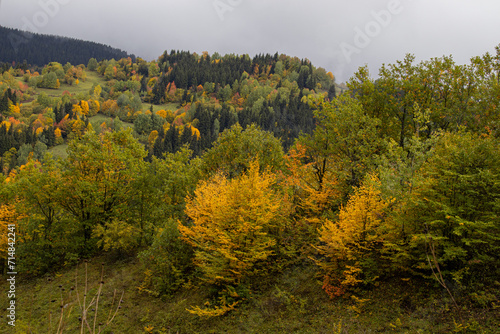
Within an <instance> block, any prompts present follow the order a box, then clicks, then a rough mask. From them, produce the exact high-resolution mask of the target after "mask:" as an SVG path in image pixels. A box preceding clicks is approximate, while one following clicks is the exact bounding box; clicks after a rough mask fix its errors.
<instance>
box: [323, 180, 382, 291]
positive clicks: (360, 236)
mask: <svg viewBox="0 0 500 334" xmlns="http://www.w3.org/2000/svg"><path fill="white" fill-rule="evenodd" d="M391 203H392V200H386V199H384V198H383V197H382V194H381V191H380V181H379V179H378V178H377V177H376V176H373V175H371V176H370V177H369V178H368V179H367V180H366V181H365V182H364V183H363V184H362V186H360V187H359V188H358V189H357V190H356V191H355V192H354V194H353V195H352V196H351V197H350V199H349V201H348V202H347V205H346V206H344V207H341V209H340V213H339V218H338V221H336V222H334V221H331V220H326V221H325V222H324V224H323V226H322V227H321V228H320V231H319V233H320V237H319V239H320V241H321V245H320V246H318V247H317V250H318V251H319V253H320V254H321V255H323V256H324V258H325V260H319V261H317V262H316V263H317V264H318V265H319V266H320V267H321V268H322V269H323V270H324V272H325V276H324V278H325V281H324V289H325V290H326V291H327V293H329V295H330V296H333V295H335V294H338V293H339V292H342V291H344V290H345V289H347V288H349V287H351V286H355V285H357V284H358V283H361V282H365V283H369V282H371V281H373V280H375V279H376V278H377V276H378V274H379V273H380V264H379V260H380V252H381V249H382V247H383V244H384V241H385V239H386V237H387V233H386V232H387V230H386V224H387V223H388V219H386V217H387V209H388V208H389V206H390V204H391ZM338 283H340V286H339V285H338ZM332 284H337V286H333V285H332Z"/></svg>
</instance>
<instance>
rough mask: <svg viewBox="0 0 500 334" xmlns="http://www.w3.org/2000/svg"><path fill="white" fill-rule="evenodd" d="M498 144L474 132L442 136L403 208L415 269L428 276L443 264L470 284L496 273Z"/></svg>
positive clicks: (456, 278) (447, 273)
mask: <svg viewBox="0 0 500 334" xmlns="http://www.w3.org/2000/svg"><path fill="white" fill-rule="evenodd" d="M499 147H500V146H499V143H498V140H497V139H495V138H493V137H491V136H489V137H481V136H478V135H475V134H471V133H455V134H452V133H447V134H445V135H443V136H442V138H441V139H440V140H439V143H438V144H437V145H436V147H435V149H434V151H433V155H432V157H431V158H430V159H429V161H428V162H427V163H426V164H424V165H423V166H422V168H421V169H420V171H419V172H418V180H417V182H416V183H415V189H414V191H413V193H412V197H411V200H410V201H409V202H408V204H407V206H406V207H405V208H404V209H405V210H406V212H407V215H406V216H405V218H406V219H407V221H406V223H407V226H409V228H411V229H412V234H413V237H412V239H411V243H410V246H411V247H412V249H413V252H414V253H413V254H415V255H416V258H414V260H415V263H414V266H415V267H416V268H417V269H420V270H422V269H426V271H424V273H425V274H427V275H430V272H431V270H432V269H434V270H436V269H438V268H437V266H439V269H440V270H441V272H442V274H443V275H444V277H445V278H446V279H449V280H453V281H455V283H458V284H463V286H469V287H470V286H474V285H470V284H474V283H479V282H482V281H484V280H486V279H488V278H493V277H498V275H499V274H500V272H499V271H498V268H499V262H498V256H497V254H498V251H499V250H500V220H499V218H498V217H500V205H499V203H500V158H499V157H500V154H499V153H500V152H499ZM434 256H435V258H434Z"/></svg>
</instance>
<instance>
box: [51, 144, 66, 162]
mask: <svg viewBox="0 0 500 334" xmlns="http://www.w3.org/2000/svg"><path fill="white" fill-rule="evenodd" d="M67 148H68V144H61V145H57V146H54V147H51V148H49V149H48V151H49V152H50V153H51V154H52V155H53V156H54V157H56V158H57V157H60V158H62V159H66V158H67V157H68V153H67V152H66V149H67Z"/></svg>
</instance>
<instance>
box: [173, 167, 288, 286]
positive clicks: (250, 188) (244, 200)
mask: <svg viewBox="0 0 500 334" xmlns="http://www.w3.org/2000/svg"><path fill="white" fill-rule="evenodd" d="M275 181H276V180H275V176H274V175H273V174H271V173H267V172H265V173H263V174H260V173H259V166H258V164H257V163H256V162H254V163H252V165H251V168H250V171H249V172H248V173H247V174H243V175H241V176H240V177H238V178H235V179H232V180H229V179H227V178H226V177H225V176H224V175H221V174H218V175H216V176H214V177H213V178H211V179H210V180H208V181H202V182H201V183H200V184H199V186H198V188H197V189H196V191H195V194H194V197H193V198H188V200H187V205H186V213H187V215H188V216H189V217H190V218H191V219H192V220H193V225H192V226H189V227H188V226H182V225H180V226H179V230H180V232H181V235H182V238H183V239H184V240H185V241H186V242H188V243H189V244H191V245H192V246H194V247H195V264H196V265H198V266H199V267H200V269H201V270H202V271H203V273H204V279H205V280H206V281H207V282H208V283H210V284H222V285H226V284H234V283H236V284H237V283H239V282H240V281H241V280H242V279H243V278H244V277H246V276H249V275H251V274H253V273H255V272H256V271H257V269H256V268H255V265H256V263H257V262H258V261H262V260H265V259H266V258H268V257H269V256H270V255H272V254H273V253H274V251H273V246H274V245H275V244H276V238H275V236H274V235H276V232H277V231H279V230H280V229H281V222H282V215H283V213H282V211H283V207H284V205H283V203H284V201H283V196H282V195H280V194H278V193H277V192H276V191H274V190H273V188H272V186H273V184H274V183H275Z"/></svg>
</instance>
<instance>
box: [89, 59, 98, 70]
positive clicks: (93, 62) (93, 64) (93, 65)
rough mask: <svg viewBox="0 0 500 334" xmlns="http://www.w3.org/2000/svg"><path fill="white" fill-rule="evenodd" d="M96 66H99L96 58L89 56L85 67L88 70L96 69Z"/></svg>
mask: <svg viewBox="0 0 500 334" xmlns="http://www.w3.org/2000/svg"><path fill="white" fill-rule="evenodd" d="M97 66H99V63H98V62H97V60H96V59H95V58H90V59H89V62H88V64H87V69H88V70H89V71H95V70H97Z"/></svg>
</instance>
